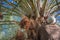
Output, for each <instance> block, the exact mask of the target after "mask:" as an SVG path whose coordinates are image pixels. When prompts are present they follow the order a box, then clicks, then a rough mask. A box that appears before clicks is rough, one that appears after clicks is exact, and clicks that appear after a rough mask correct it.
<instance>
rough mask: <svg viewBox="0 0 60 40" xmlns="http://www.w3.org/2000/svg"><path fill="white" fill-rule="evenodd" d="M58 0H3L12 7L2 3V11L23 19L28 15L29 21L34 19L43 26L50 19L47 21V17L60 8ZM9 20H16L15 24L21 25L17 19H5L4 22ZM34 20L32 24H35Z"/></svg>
mask: <svg viewBox="0 0 60 40" xmlns="http://www.w3.org/2000/svg"><path fill="white" fill-rule="evenodd" d="M58 1H59V0H13V1H11V2H8V1H7V0H3V1H2V2H6V4H7V5H8V6H10V7H11V8H8V7H5V6H4V5H3V4H2V5H1V8H2V9H1V10H2V12H3V11H4V12H6V13H7V14H3V15H7V16H8V15H10V16H19V17H21V18H22V20H23V19H24V17H25V16H26V17H28V18H27V19H28V20H29V21H31V20H34V22H35V23H37V24H38V25H39V26H41V27H42V26H43V25H46V24H47V23H46V22H48V21H50V20H48V21H47V19H48V18H49V17H50V16H53V13H54V12H56V11H58V10H60V8H58V7H59V5H60V2H58ZM14 13H15V14H14ZM10 16H9V17H10ZM9 19H10V18H9ZM38 20H39V21H38ZM7 21H8V22H9V23H10V22H14V23H13V24H16V25H18V26H20V25H19V24H20V22H18V21H15V20H12V21H11V20H5V21H2V22H7ZM31 22H32V21H31ZM34 22H32V24H35V23H34Z"/></svg>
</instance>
